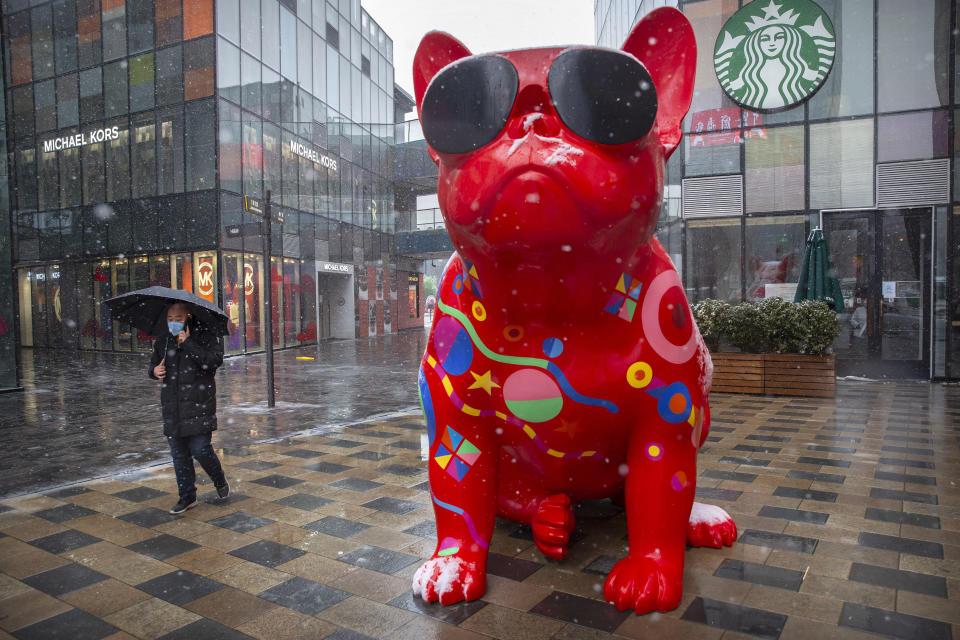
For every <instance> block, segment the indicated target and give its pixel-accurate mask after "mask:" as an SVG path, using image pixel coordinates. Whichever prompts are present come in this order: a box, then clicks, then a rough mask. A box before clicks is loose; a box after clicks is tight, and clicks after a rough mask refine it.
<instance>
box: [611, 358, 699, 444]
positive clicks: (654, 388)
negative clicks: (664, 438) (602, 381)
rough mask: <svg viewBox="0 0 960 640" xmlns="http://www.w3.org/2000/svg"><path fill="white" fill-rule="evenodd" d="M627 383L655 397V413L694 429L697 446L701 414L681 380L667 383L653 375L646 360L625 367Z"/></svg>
mask: <svg viewBox="0 0 960 640" xmlns="http://www.w3.org/2000/svg"><path fill="white" fill-rule="evenodd" d="M627 384H629V385H630V386H631V387H633V388H634V389H646V392H647V394H648V395H650V396H652V397H654V398H656V399H657V413H658V414H659V415H660V417H661V418H663V419H664V420H665V421H666V422H669V423H670V424H681V423H683V422H687V423H689V424H690V426H691V427H693V428H694V430H695V436H696V437H695V442H694V446H695V447H699V446H700V443H699V438H700V428H701V427H702V425H703V416H702V415H700V412H698V411H697V408H696V407H694V406H693V399H692V398H691V396H690V390H689V389H688V388H687V385H685V384H684V383H682V382H671V383H670V384H667V383H666V382H664V381H663V380H661V379H660V378H658V377H656V376H655V375H653V368H652V367H651V366H650V364H649V363H647V362H642V361H641V362H634V363H633V364H632V365H630V366H629V367H628V368H627Z"/></svg>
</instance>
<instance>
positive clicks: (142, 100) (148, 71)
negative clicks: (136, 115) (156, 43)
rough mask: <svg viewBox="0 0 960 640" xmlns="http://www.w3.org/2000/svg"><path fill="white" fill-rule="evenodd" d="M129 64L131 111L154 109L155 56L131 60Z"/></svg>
mask: <svg viewBox="0 0 960 640" xmlns="http://www.w3.org/2000/svg"><path fill="white" fill-rule="evenodd" d="M127 64H128V67H129V69H130V111H141V110H143V109H151V108H153V106H154V102H153V54H152V53H145V54H143V55H140V56H136V57H134V58H130V59H129V61H128V63H127Z"/></svg>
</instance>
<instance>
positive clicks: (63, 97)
mask: <svg viewBox="0 0 960 640" xmlns="http://www.w3.org/2000/svg"><path fill="white" fill-rule="evenodd" d="M78 124H80V96H79V93H78V90H77V74H75V73H70V74H67V75H65V76H60V77H59V78H57V126H58V127H59V128H61V129H63V128H65V127H75V126H77V125H78Z"/></svg>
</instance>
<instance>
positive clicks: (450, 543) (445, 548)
mask: <svg viewBox="0 0 960 640" xmlns="http://www.w3.org/2000/svg"><path fill="white" fill-rule="evenodd" d="M438 549H439V551H437V555H438V556H452V555H453V554H455V553H456V552H457V551H460V543H459V542H457V541H456V540H454V539H453V538H451V537H449V536H447V537H446V538H444V539H443V542H441V543H440V546H439V547H438Z"/></svg>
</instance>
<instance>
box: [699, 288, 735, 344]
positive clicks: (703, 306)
mask: <svg viewBox="0 0 960 640" xmlns="http://www.w3.org/2000/svg"><path fill="white" fill-rule="evenodd" d="M690 311H691V313H693V319H694V320H695V321H696V323H697V327H698V328H699V329H700V335H701V336H703V341H704V342H705V343H706V344H707V348H708V349H710V351H716V350H717V349H719V347H720V338H721V337H722V336H723V335H724V332H725V331H726V323H727V316H728V314H729V313H730V303H729V302H727V301H725V300H701V301H700V302H698V303H696V304H695V305H693V307H691V309H690Z"/></svg>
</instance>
